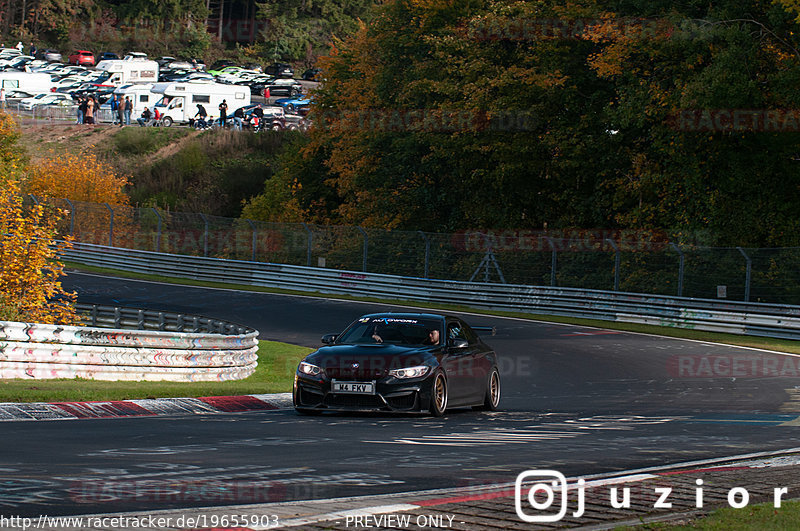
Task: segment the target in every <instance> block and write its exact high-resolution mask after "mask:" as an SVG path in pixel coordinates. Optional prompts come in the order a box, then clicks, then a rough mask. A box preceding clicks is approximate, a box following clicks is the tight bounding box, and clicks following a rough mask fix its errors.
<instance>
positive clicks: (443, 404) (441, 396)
mask: <svg viewBox="0 0 800 531" xmlns="http://www.w3.org/2000/svg"><path fill="white" fill-rule="evenodd" d="M428 410H429V411H430V413H431V415H432V416H434V417H441V416H442V415H444V412H445V411H446V410H447V380H446V379H445V377H444V374H442V373H439V374H437V375H436V377H435V378H434V379H433V385H432V386H431V403H430V406H429V407H428Z"/></svg>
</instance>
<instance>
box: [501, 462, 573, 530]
mask: <svg viewBox="0 0 800 531" xmlns="http://www.w3.org/2000/svg"><path fill="white" fill-rule="evenodd" d="M583 484H584V480H582V479H579V480H578V487H579V491H578V494H579V499H578V505H579V510H578V511H576V512H575V513H574V514H573V516H576V517H579V516H581V515H582V514H583V506H584V499H583V489H582V487H583ZM526 491H527V496H526V495H525V494H526ZM567 492H568V488H567V478H565V477H564V474H562V473H561V472H556V471H555V470H526V471H525V472H522V473H521V474H520V475H518V476H517V481H516V483H515V484H514V508H515V509H516V511H517V516H519V517H520V519H521V520H522V521H523V522H558V521H559V520H561V519H562V518H564V516H566V514H567ZM523 498H524V499H525V500H526V502H527V505H526V507H525V508H524V509H523ZM556 498H560V502H559V504H558V505H557V507H558V508H559V509H558V512H554V506H555V502H556ZM526 509H527V510H528V512H526ZM531 509H533V511H536V512H537V513H539V514H531V513H532V512H533V511H531ZM548 510H549V512H544V513H543V511H548Z"/></svg>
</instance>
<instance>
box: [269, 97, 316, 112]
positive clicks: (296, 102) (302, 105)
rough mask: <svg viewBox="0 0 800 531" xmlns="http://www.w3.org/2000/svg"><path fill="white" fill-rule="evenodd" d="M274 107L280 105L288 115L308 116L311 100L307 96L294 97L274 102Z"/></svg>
mask: <svg viewBox="0 0 800 531" xmlns="http://www.w3.org/2000/svg"><path fill="white" fill-rule="evenodd" d="M274 103H275V104H276V105H280V106H281V107H283V109H284V110H285V111H286V112H287V113H288V114H300V115H306V114H308V108H309V106H310V105H311V98H309V97H308V96H303V95H300V96H296V97H294V98H280V99H277V100H275V102H274Z"/></svg>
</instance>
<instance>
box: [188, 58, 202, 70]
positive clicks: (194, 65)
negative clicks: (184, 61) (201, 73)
mask: <svg viewBox="0 0 800 531" xmlns="http://www.w3.org/2000/svg"><path fill="white" fill-rule="evenodd" d="M189 64H191V65H192V68H194V69H195V70H205V69H206V63H205V62H204V61H203V60H202V59H197V58H196V57H192V58H190V59H189Z"/></svg>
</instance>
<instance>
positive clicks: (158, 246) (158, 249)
mask: <svg viewBox="0 0 800 531" xmlns="http://www.w3.org/2000/svg"><path fill="white" fill-rule="evenodd" d="M153 212H155V213H156V218H157V219H158V225H157V226H156V252H157V253H160V252H161V214H159V213H158V210H156V208H155V207H153Z"/></svg>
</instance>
